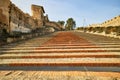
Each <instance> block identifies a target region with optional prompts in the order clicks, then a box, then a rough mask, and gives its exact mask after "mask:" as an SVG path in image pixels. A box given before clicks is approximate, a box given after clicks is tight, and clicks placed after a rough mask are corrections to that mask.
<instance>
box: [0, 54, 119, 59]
mask: <svg viewBox="0 0 120 80" xmlns="http://www.w3.org/2000/svg"><path fill="white" fill-rule="evenodd" d="M88 57H89V58H120V55H97V54H96V55H89V54H88V55H87V54H86V55H42V56H40V55H39V56H38V55H36V56H35V55H34V56H32V55H31V56H25V55H24V56H17V54H16V56H0V59H30V58H35V59H37V58H88Z"/></svg>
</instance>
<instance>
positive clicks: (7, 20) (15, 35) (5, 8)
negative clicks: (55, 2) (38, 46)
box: [0, 0, 61, 43]
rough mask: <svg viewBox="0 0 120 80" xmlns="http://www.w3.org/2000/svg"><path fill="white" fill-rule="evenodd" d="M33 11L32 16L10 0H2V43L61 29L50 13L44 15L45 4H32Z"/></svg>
mask: <svg viewBox="0 0 120 80" xmlns="http://www.w3.org/2000/svg"><path fill="white" fill-rule="evenodd" d="M31 11H32V16H30V15H29V14H28V13H24V12H23V11H22V10H21V9H19V8H18V7H17V6H16V5H15V4H13V3H12V2H11V1H10V0H0V43H1V41H3V42H6V41H7V40H8V42H13V41H18V40H21V39H28V38H32V37H35V36H38V35H41V34H42V35H43V34H46V33H49V32H52V31H54V30H53V29H55V30H61V26H60V25H59V24H58V23H57V22H51V21H49V18H48V15H46V16H44V13H45V11H44V8H43V6H38V5H32V6H31ZM46 24H47V25H46ZM47 26H50V27H51V28H48V27H47Z"/></svg>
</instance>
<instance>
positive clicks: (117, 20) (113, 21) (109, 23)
mask: <svg viewBox="0 0 120 80" xmlns="http://www.w3.org/2000/svg"><path fill="white" fill-rule="evenodd" d="M108 26H120V15H119V16H117V17H114V18H113V19H111V20H108V21H105V22H104V23H102V24H101V27H108Z"/></svg>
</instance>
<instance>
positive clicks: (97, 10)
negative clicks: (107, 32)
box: [11, 0, 120, 27]
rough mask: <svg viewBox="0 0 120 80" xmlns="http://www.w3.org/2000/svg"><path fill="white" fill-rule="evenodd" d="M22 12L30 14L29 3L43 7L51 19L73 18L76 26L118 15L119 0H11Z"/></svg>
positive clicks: (100, 21) (119, 10)
mask: <svg viewBox="0 0 120 80" xmlns="http://www.w3.org/2000/svg"><path fill="white" fill-rule="evenodd" d="M11 1H12V2H13V3H14V4H15V5H16V6H18V7H19V8H20V9H21V10H22V11H23V12H25V13H29V14H31V5H32V4H36V5H40V6H43V7H44V10H45V14H48V16H49V19H50V20H51V21H58V20H63V21H66V20H67V19H68V18H73V19H74V20H75V21H76V26H77V27H80V26H87V25H89V24H97V23H102V22H104V21H106V20H109V19H112V18H114V17H116V16H118V15H120V0H11Z"/></svg>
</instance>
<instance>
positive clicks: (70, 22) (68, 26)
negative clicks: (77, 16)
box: [66, 18, 76, 30]
mask: <svg viewBox="0 0 120 80" xmlns="http://www.w3.org/2000/svg"><path fill="white" fill-rule="evenodd" d="M75 27H76V22H75V21H74V19H73V18H68V20H67V21H66V29H67V30H73V29H75Z"/></svg>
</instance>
